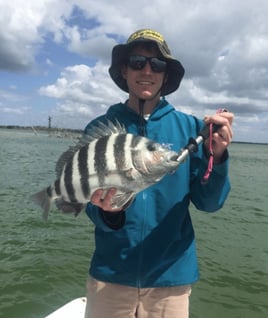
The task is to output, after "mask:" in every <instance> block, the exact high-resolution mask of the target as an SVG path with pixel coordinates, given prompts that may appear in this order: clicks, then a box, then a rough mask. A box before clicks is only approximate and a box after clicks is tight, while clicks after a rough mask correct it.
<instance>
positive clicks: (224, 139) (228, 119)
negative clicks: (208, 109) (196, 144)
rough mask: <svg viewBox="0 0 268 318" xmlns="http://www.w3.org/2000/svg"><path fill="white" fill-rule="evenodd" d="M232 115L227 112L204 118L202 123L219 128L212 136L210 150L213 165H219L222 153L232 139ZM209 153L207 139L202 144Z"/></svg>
mask: <svg viewBox="0 0 268 318" xmlns="http://www.w3.org/2000/svg"><path fill="white" fill-rule="evenodd" d="M233 118H234V114H233V113H229V112H221V113H218V114H216V115H213V116H205V118H204V121H205V123H206V124H207V125H208V124H210V123H213V124H218V125H220V126H221V127H220V128H219V129H218V131H217V132H215V133H214V134H213V136H212V149H213V155H214V163H215V164H217V163H220V162H221V159H222V155H223V153H224V151H225V150H226V149H227V147H228V145H229V144H230V142H231V141H232V138H233V130H232V122H233ZM204 145H205V147H206V150H207V152H208V153H209V138H208V139H207V140H206V141H205V143H204Z"/></svg>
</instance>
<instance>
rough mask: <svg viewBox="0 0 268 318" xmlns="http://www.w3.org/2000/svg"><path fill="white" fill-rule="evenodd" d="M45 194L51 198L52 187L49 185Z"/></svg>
mask: <svg viewBox="0 0 268 318" xmlns="http://www.w3.org/2000/svg"><path fill="white" fill-rule="evenodd" d="M47 195H48V196H49V197H50V198H51V197H52V189H51V187H48V188H47Z"/></svg>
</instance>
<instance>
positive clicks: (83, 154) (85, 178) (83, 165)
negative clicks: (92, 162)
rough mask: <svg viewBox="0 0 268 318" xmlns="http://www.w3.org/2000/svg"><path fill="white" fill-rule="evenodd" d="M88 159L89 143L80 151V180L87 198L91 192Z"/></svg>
mask: <svg viewBox="0 0 268 318" xmlns="http://www.w3.org/2000/svg"><path fill="white" fill-rule="evenodd" d="M87 160H88V145H86V146H84V147H82V148H81V149H80V150H79V153H78V169H79V174H80V182H81V188H82V191H83V194H84V197H85V198H87V197H88V196H89V193H90V187H89V172H88V164H87Z"/></svg>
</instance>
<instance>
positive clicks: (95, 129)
mask: <svg viewBox="0 0 268 318" xmlns="http://www.w3.org/2000/svg"><path fill="white" fill-rule="evenodd" d="M126 133H127V132H126V129H125V127H124V126H123V125H121V124H120V123H119V121H118V120H117V119H116V120H115V123H113V122H112V121H111V120H108V119H107V120H106V123H104V122H102V121H99V120H97V121H95V122H94V123H93V124H92V126H91V127H90V128H89V129H88V130H87V132H86V133H84V134H82V136H81V137H80V138H79V140H78V142H77V144H76V145H74V146H71V147H70V148H69V149H68V150H67V151H65V152H64V153H63V154H62V155H61V156H60V158H59V159H58V161H57V164H56V174H57V177H58V178H59V177H60V175H61V173H62V170H63V167H64V165H65V164H66V162H68V161H69V160H71V159H72V158H73V155H74V154H75V153H76V152H77V151H78V150H79V149H81V148H82V147H83V146H85V145H87V144H89V143H90V142H91V141H93V140H95V139H100V138H102V137H104V136H111V135H113V134H126Z"/></svg>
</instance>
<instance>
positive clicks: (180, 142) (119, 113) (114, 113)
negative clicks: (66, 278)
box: [85, 99, 230, 288]
mask: <svg viewBox="0 0 268 318" xmlns="http://www.w3.org/2000/svg"><path fill="white" fill-rule="evenodd" d="M105 118H109V119H115V118H117V120H119V122H121V123H122V124H124V126H125V127H126V129H127V131H128V132H130V133H133V134H138V127H139V125H140V118H139V115H138V114H137V113H135V112H134V111H132V110H131V109H130V108H128V106H126V104H122V103H120V104H116V105H113V106H111V107H110V108H109V110H108V112H107V114H106V115H104V116H101V117H99V118H98V120H105ZM91 124H92V123H90V124H89V125H88V126H87V127H86V130H87V128H89V127H90V125H91ZM203 125H204V124H203V121H201V120H198V119H196V118H195V117H194V116H191V115H187V114H184V113H182V112H179V111H176V110H175V109H174V107H173V106H171V105H170V104H169V103H168V102H167V101H166V100H164V99H163V100H161V101H160V102H159V104H158V106H157V107H156V109H155V110H154V112H153V113H152V114H151V116H150V118H149V119H148V121H147V122H146V123H145V131H146V136H147V137H148V138H150V139H152V140H154V141H157V142H159V143H163V144H169V145H170V147H171V148H172V149H173V150H175V151H179V150H180V149H182V148H183V147H184V146H186V145H187V143H188V141H189V138H190V137H196V136H197V134H198V132H199V131H200V130H201V129H202V128H203ZM86 130H85V131H86ZM199 148H200V149H199V151H198V152H197V153H196V154H194V155H193V156H191V158H188V159H187V160H186V161H185V162H184V163H182V164H181V165H180V166H179V167H178V169H177V170H176V172H175V173H173V174H170V175H167V176H165V177H164V178H163V179H162V180H161V181H160V182H159V183H157V184H155V185H153V186H151V187H149V188H147V189H145V190H144V191H142V192H140V193H139V194H138V195H137V196H136V198H135V200H134V202H133V203H132V205H131V206H130V207H128V208H127V209H126V211H125V224H124V225H123V226H122V227H121V228H120V229H118V230H114V229H112V228H111V227H109V226H108V225H107V224H106V223H105V222H104V220H103V217H102V216H101V213H100V210H99V208H97V207H96V206H93V205H92V204H91V203H89V204H88V206H87V209H86V213H87V215H88V216H89V218H90V219H91V220H92V222H93V223H94V224H95V246H96V247H95V252H94V254H93V257H92V260H91V266H90V275H92V276H93V277H94V278H96V279H98V280H101V281H106V282H110V283H117V284H122V285H127V286H133V287H141V288H143V287H146V288H149V287H160V286H175V285H184V284H191V283H193V282H195V281H196V280H197V279H198V276H199V274H198V265H197V256H196V247H195V239H194V230H193V226H192V222H191V217H190V213H189V204H190V201H191V202H192V203H193V204H194V205H195V206H196V208H197V209H200V210H203V211H207V212H214V211H216V210H218V209H220V208H221V207H222V206H223V203H224V201H225V199H226V197H227V195H228V192H229V190H230V184H229V179H228V175H227V170H228V155H227V156H226V160H225V161H224V162H223V163H221V164H220V165H216V166H214V168H213V171H212V174H211V176H210V178H209V181H208V183H207V184H205V185H204V184H202V183H201V181H200V180H201V179H202V177H203V175H204V173H205V171H206V169H207V163H208V161H207V158H206V157H205V155H204V154H203V150H202V146H200V147H199Z"/></svg>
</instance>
